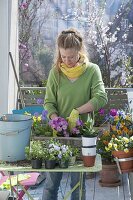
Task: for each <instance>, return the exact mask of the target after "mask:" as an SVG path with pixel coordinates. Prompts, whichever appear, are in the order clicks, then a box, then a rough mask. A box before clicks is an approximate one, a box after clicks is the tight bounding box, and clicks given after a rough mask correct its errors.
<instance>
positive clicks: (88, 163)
mask: <svg viewBox="0 0 133 200" xmlns="http://www.w3.org/2000/svg"><path fill="white" fill-rule="evenodd" d="M95 158H96V155H94V156H82V159H83V163H84V166H85V167H93V166H94V165H95Z"/></svg>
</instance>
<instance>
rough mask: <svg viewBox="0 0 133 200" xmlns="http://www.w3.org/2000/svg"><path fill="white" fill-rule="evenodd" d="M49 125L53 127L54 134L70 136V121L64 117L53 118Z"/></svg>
mask: <svg viewBox="0 0 133 200" xmlns="http://www.w3.org/2000/svg"><path fill="white" fill-rule="evenodd" d="M49 126H50V127H51V128H52V129H53V136H55V137H56V136H59V137H69V132H68V122H67V120H65V119H64V118H63V117H56V118H54V119H51V120H50V121H49Z"/></svg>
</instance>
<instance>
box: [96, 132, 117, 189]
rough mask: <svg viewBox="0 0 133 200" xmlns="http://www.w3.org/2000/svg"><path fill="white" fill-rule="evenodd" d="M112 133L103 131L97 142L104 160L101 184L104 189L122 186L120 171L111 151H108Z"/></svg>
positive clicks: (98, 151) (97, 147)
mask: <svg viewBox="0 0 133 200" xmlns="http://www.w3.org/2000/svg"><path fill="white" fill-rule="evenodd" d="M112 136H113V135H112V134H111V133H110V131H109V130H108V131H106V130H105V131H103V132H102V133H101V135H99V137H98V140H97V146H96V149H97V153H98V154H100V155H101V158H102V171H101V172H100V180H99V183H100V185H101V186H104V187H115V186H119V185H120V184H121V181H120V176H119V171H118V168H117V165H116V162H115V161H114V158H113V156H112V154H111V152H110V151H107V147H108V143H109V141H110V140H111V138H112Z"/></svg>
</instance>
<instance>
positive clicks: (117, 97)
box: [18, 87, 133, 110]
mask: <svg viewBox="0 0 133 200" xmlns="http://www.w3.org/2000/svg"><path fill="white" fill-rule="evenodd" d="M105 90H106V92H107V96H108V104H107V105H106V106H105V109H107V110H109V109H111V108H117V109H124V107H125V105H126V104H133V88H105ZM45 91H46V87H21V92H22V95H21V99H20V98H19V99H18V108H21V107H22V103H23V106H31V105H32V106H33V105H37V99H42V105H43V100H44V96H45ZM129 94H130V99H129Z"/></svg>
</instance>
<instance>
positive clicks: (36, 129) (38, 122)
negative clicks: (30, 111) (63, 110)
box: [32, 110, 53, 137]
mask: <svg viewBox="0 0 133 200" xmlns="http://www.w3.org/2000/svg"><path fill="white" fill-rule="evenodd" d="M47 113H48V112H47V110H43V111H42V114H41V115H40V114H39V113H38V112H35V113H34V115H33V117H32V118H33V126H32V134H33V135H35V136H40V135H42V136H47V137H50V136H52V135H53V130H52V128H51V127H50V126H49V124H48V120H47Z"/></svg>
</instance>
